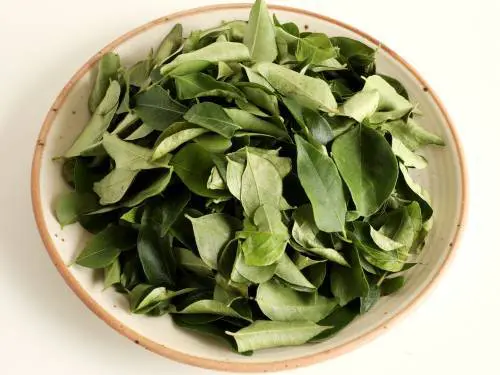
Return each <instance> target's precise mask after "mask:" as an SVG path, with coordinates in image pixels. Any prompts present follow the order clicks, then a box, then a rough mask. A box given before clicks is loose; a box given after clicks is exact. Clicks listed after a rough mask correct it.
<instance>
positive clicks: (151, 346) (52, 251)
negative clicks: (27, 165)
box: [31, 3, 468, 372]
mask: <svg viewBox="0 0 500 375" xmlns="http://www.w3.org/2000/svg"><path fill="white" fill-rule="evenodd" d="M251 6H252V4H246V3H245V4H243V3H242V4H221V5H212V6H205V7H200V8H195V9H190V10H186V11H181V12H177V13H174V14H172V15H170V16H167V17H162V18H159V19H157V20H154V21H151V22H149V23H147V24H145V25H143V26H140V27H137V28H136V29H134V30H132V31H130V32H128V33H126V34H124V35H122V36H121V37H119V38H117V39H116V40H114V41H113V42H111V43H110V44H108V45H107V46H106V47H104V48H103V49H102V50H101V51H99V52H98V53H97V54H95V55H94V56H92V57H91V58H90V60H88V61H87V62H86V63H85V65H83V66H82V67H81V68H80V69H79V70H78V71H77V72H76V73H75V75H74V76H73V77H72V78H71V79H70V80H69V82H68V83H67V84H66V85H65V86H64V88H63V90H62V91H61V93H60V94H59V95H58V96H57V98H56V100H55V102H54V103H53V104H52V107H51V108H50V110H49V112H48V114H47V115H46V117H45V121H44V122H43V125H42V128H41V130H40V133H39V135H38V139H37V144H36V147H35V153H34V156H33V164H32V170H31V197H32V204H33V211H34V215H35V220H36V224H37V226H38V230H39V232H40V235H41V238H42V240H43V243H44V245H45V247H46V249H47V252H48V253H49V256H50V258H51V259H52V262H53V263H54V265H55V266H56V268H57V270H58V271H59V273H60V274H61V275H62V277H63V278H64V280H65V281H66V283H67V284H68V285H69V287H70V288H71V289H72V290H73V291H74V292H75V293H76V294H77V295H78V297H79V298H80V299H81V300H82V301H83V302H84V303H85V305H87V307H88V308H89V309H90V310H92V311H93V312H94V313H95V314H96V315H97V316H99V318H101V319H102V320H104V321H105V322H106V323H107V324H108V325H109V326H111V327H112V328H114V329H115V330H116V331H118V332H119V333H120V334H122V335H124V336H126V337H128V338H129V339H130V340H132V341H134V342H135V343H136V344H139V345H141V346H143V347H144V348H146V349H148V350H151V351H153V352H155V353H158V354H160V355H162V356H165V357H168V358H170V359H173V360H176V361H179V362H183V363H186V364H189V365H193V366H198V367H204V368H208V369H213V370H221V371H237V372H268V371H279V370H284V369H290V368H296V367H301V366H306V365H310V364H313V363H316V362H320V361H324V360H326V359H329V358H334V357H336V356H339V355H341V354H343V353H346V352H348V351H350V350H353V349H354V348H356V347H357V346H359V345H361V344H364V343H366V342H368V341H369V340H372V339H373V338H375V337H376V336H378V335H379V334H381V333H382V332H384V331H385V330H387V329H388V328H389V326H392V325H393V324H394V323H395V322H396V321H397V320H399V319H400V318H401V317H403V316H404V315H406V314H407V313H408V312H409V311H410V310H411V309H412V308H413V307H415V305H416V304H417V303H418V302H420V301H421V300H422V298H423V297H424V296H425V295H427V293H428V292H429V291H430V290H431V289H432V287H433V286H435V284H436V281H437V280H438V279H439V277H441V276H442V274H443V271H444V270H445V269H446V268H447V267H448V266H449V264H450V261H451V259H452V257H453V255H454V254H455V249H456V247H457V245H458V241H459V239H460V237H461V233H462V231H463V227H464V221H465V217H466V211H467V201H468V191H467V177H466V166H465V161H464V155H463V151H462V147H461V144H460V141H459V139H458V136H457V132H456V130H455V128H454V126H453V124H452V121H451V119H450V116H449V115H448V113H447V111H446V109H445V108H444V106H443V104H442V102H441V100H440V99H439V98H438V96H437V95H436V93H435V92H434V91H433V90H432V89H431V87H430V86H429V85H428V84H427V83H426V82H425V80H424V79H423V78H422V77H421V76H420V74H418V73H417V71H416V70H415V69H414V68H413V67H412V66H411V65H410V64H408V63H407V62H406V61H405V60H404V59H403V58H401V57H400V56H399V55H398V54H397V53H395V52H394V51H392V50H391V49H389V48H388V47H386V46H385V45H384V44H382V43H380V42H379V41H378V40H376V39H375V38H373V37H371V36H369V35H367V34H365V33H364V32H362V31H360V30H358V29H356V28H354V27H352V26H350V25H347V24H345V23H343V22H340V21H337V20H335V19H332V18H329V17H326V16H324V15H320V14H317V13H314V12H309V11H306V10H303V9H297V8H292V7H287V6H281V5H272V6H270V7H269V8H271V9H276V10H283V11H287V12H293V13H300V14H306V15H308V16H312V17H316V18H319V19H321V20H324V21H327V22H330V23H333V24H335V25H337V26H340V27H343V28H345V29H348V30H350V31H352V32H354V33H356V34H358V35H359V36H360V37H363V38H365V39H368V40H370V41H371V42H372V43H374V44H375V45H380V48H381V49H383V50H384V51H385V52H387V53H388V54H389V55H390V56H391V57H393V58H394V59H395V60H397V61H398V62H399V63H401V64H402V65H404V66H405V67H406V69H408V70H409V71H410V72H411V73H412V75H413V76H414V77H415V78H416V79H417V81H418V82H419V83H420V84H421V85H422V87H423V88H425V89H426V90H428V94H429V95H430V96H431V97H432V99H433V100H434V102H435V103H436V105H437V106H438V107H439V109H440V111H441V113H442V115H443V117H444V118H445V121H446V124H447V125H448V127H449V129H450V131H451V134H452V137H453V140H454V143H455V146H456V148H457V150H458V158H459V163H460V173H461V183H462V192H463V200H462V202H461V207H460V215H459V222H458V225H457V229H456V232H455V235H454V239H453V246H452V247H450V248H449V250H448V253H447V255H446V259H445V261H444V262H443V265H442V266H441V268H440V269H439V270H438V272H437V273H436V275H435V276H434V277H433V279H432V280H431V281H430V282H429V284H428V285H427V286H426V287H425V288H424V289H423V290H422V291H421V292H420V293H419V294H417V295H416V296H415V297H414V298H413V300H412V301H411V302H410V303H409V304H408V306H407V307H406V308H405V309H404V310H402V311H401V312H399V313H398V314H396V315H395V316H393V317H392V318H391V319H390V320H389V321H387V322H384V323H381V324H380V325H378V326H377V327H375V328H373V329H372V330H371V331H369V332H367V333H366V334H364V335H362V336H360V337H357V338H355V339H352V340H351V341H348V342H346V343H344V344H342V345H340V346H338V347H336V348H333V349H328V350H325V351H322V352H319V353H316V354H312V355H307V356H303V357H298V358H294V359H289V360H283V361H276V362H256V363H251V362H250V363H248V362H225V361H216V360H212V359H206V358H201V357H196V356H192V355H189V354H185V353H182V352H179V351H177V350H175V349H172V348H168V347H166V346H163V345H160V344H158V343H156V342H154V341H152V340H150V339H148V338H147V337H144V336H142V335H140V334H139V333H137V332H135V331H134V330H132V329H131V328H129V327H127V326H124V325H123V324H122V323H120V321H118V320H117V319H115V318H114V317H113V316H112V315H111V314H109V313H108V312H107V311H106V310H104V308H102V307H101V306H100V305H99V304H98V303H97V302H96V301H94V300H93V299H92V297H91V296H90V295H89V294H88V293H87V292H86V291H85V289H84V288H83V287H82V286H81V285H80V283H79V282H78V280H77V279H76V278H75V277H74V276H73V275H72V274H71V273H70V272H69V269H68V268H67V266H66V265H65V264H64V262H63V260H62V258H61V257H60V256H59V253H58V251H57V248H56V246H55V244H54V243H53V242H52V239H51V237H50V234H49V232H48V230H47V225H46V223H45V220H44V217H43V210H42V204H41V202H42V200H41V196H40V188H39V186H40V169H41V161H42V154H43V150H44V145H45V140H46V138H47V135H48V133H49V131H50V128H51V126H52V122H53V120H54V118H55V117H56V114H57V110H58V108H60V107H61V106H62V105H63V103H64V101H65V100H66V97H67V96H68V94H69V92H70V91H71V89H72V88H73V86H74V84H75V82H77V81H78V80H79V79H81V77H82V76H83V75H85V74H86V73H87V71H88V70H89V69H91V68H92V66H93V65H94V64H95V63H96V62H97V61H98V60H99V59H100V58H101V56H102V55H103V54H104V53H107V52H109V51H111V50H114V49H115V48H116V47H117V46H118V45H120V44H122V43H123V42H125V41H127V40H128V39H130V38H132V37H134V36H135V35H138V34H140V33H142V32H144V31H145V30H148V29H149V28H151V27H154V26H156V25H158V24H161V23H164V22H166V21H172V20H175V19H178V18H182V17H185V16H189V15H193V14H197V13H200V12H210V11H215V10H232V9H241V8H250V7H251Z"/></svg>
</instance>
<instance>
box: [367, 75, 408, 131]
mask: <svg viewBox="0 0 500 375" xmlns="http://www.w3.org/2000/svg"><path fill="white" fill-rule="evenodd" d="M370 91H376V92H378V93H379V101H378V106H377V112H376V113H374V114H373V115H372V116H370V122H372V123H375V124H379V123H381V122H384V121H387V120H396V119H398V118H401V117H403V116H404V115H406V114H407V113H408V112H410V111H411V109H412V108H413V106H412V104H411V103H410V102H409V101H408V100H407V99H406V98H404V97H403V96H401V95H399V94H398V93H397V91H396V90H395V89H394V88H393V87H392V86H391V85H390V84H389V83H387V81H386V80H384V79H383V78H382V77H380V76H378V75H375V74H374V75H371V76H369V77H368V78H367V79H366V81H365V85H364V87H363V90H362V92H370Z"/></svg>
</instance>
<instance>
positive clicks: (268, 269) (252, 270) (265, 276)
mask: <svg viewBox="0 0 500 375" xmlns="http://www.w3.org/2000/svg"><path fill="white" fill-rule="evenodd" d="M276 266H277V264H276V263H274V264H270V265H267V266H261V267H256V266H249V265H248V264H247V263H246V261H245V258H244V255H243V252H242V251H238V253H237V255H236V260H235V262H234V268H235V269H236V271H237V272H238V273H239V274H240V275H241V276H243V277H244V278H245V279H247V280H249V281H251V282H253V283H256V284H259V283H263V282H266V281H267V280H269V279H271V277H273V275H274V272H275V271H276Z"/></svg>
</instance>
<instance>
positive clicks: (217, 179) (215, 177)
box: [207, 167, 226, 190]
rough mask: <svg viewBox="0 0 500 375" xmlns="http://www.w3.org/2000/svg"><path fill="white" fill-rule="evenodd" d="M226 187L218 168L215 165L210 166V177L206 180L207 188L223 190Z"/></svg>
mask: <svg viewBox="0 0 500 375" xmlns="http://www.w3.org/2000/svg"><path fill="white" fill-rule="evenodd" d="M225 188H226V184H225V182H224V180H223V178H222V177H221V175H220V173H219V170H218V169H217V168H216V167H212V171H211V172H210V177H209V178H208V181H207V189H210V190H224V189H225Z"/></svg>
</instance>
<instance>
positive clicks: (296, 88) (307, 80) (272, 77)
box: [253, 63, 337, 113]
mask: <svg viewBox="0 0 500 375" xmlns="http://www.w3.org/2000/svg"><path fill="white" fill-rule="evenodd" d="M253 69H254V70H256V71H257V72H259V73H260V74H261V75H262V76H263V77H264V78H265V79H266V80H267V81H268V82H269V83H270V84H271V86H273V87H274V88H275V89H276V90H277V91H278V92H279V93H281V94H282V95H284V96H291V97H293V98H294V99H295V100H297V101H298V102H300V103H301V104H303V105H304V106H306V107H309V108H311V109H319V110H322V111H325V112H332V113H335V112H337V102H336V101H335V97H334V96H333V94H332V92H331V91H330V87H329V86H328V84H327V83H326V82H325V81H323V80H321V79H319V78H313V77H308V76H305V75H302V74H300V73H297V72H295V71H293V70H291V69H288V68H285V67H283V66H280V65H276V64H272V63H258V64H256V65H255V66H254V67H253Z"/></svg>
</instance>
